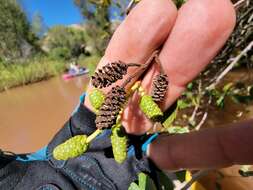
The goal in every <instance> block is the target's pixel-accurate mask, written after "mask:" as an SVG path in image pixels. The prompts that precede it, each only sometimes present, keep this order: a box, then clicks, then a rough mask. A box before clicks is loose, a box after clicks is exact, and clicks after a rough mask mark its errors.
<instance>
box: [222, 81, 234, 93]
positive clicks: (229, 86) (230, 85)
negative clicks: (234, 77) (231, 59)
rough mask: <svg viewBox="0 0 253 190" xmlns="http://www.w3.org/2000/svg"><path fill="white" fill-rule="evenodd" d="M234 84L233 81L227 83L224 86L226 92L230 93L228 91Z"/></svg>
mask: <svg viewBox="0 0 253 190" xmlns="http://www.w3.org/2000/svg"><path fill="white" fill-rule="evenodd" d="M233 85H234V84H233V83H232V82H230V83H228V84H226V85H225V86H224V87H223V89H222V91H223V92H225V93H228V91H229V90H230V89H231V87H232V86H233Z"/></svg>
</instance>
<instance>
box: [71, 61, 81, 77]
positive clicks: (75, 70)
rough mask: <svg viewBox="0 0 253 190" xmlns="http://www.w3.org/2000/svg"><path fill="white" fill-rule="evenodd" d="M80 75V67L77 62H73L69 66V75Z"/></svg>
mask: <svg viewBox="0 0 253 190" xmlns="http://www.w3.org/2000/svg"><path fill="white" fill-rule="evenodd" d="M77 73H79V66H78V64H77V62H76V61H72V62H71V63H70V64H69V74H77Z"/></svg>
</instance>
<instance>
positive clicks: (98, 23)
mask: <svg viewBox="0 0 253 190" xmlns="http://www.w3.org/2000/svg"><path fill="white" fill-rule="evenodd" d="M75 4H76V5H77V6H78V7H79V8H80V10H81V12H82V15H83V16H84V19H85V24H86V26H87V27H86V32H87V34H88V36H89V38H90V42H92V46H93V47H94V48H95V50H96V52H97V53H98V54H100V55H102V54H103V52H104V50H105V47H106V45H107V42H108V41H109V38H110V36H111V35H112V32H111V29H110V26H111V23H110V13H109V8H110V5H111V1H110V0H100V1H95V0H75Z"/></svg>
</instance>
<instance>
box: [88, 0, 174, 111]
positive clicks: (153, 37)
mask: <svg viewBox="0 0 253 190" xmlns="http://www.w3.org/2000/svg"><path fill="white" fill-rule="evenodd" d="M158 10H159V11H158ZM176 15H177V10H176V7H175V6H174V4H173V3H172V2H171V1H168V0H156V1H153V0H142V1H141V2H140V3H139V4H138V5H137V6H136V7H135V8H134V9H133V10H132V11H131V13H130V14H129V15H128V16H127V18H126V19H125V20H124V21H123V22H122V24H121V25H120V26H119V27H118V29H117V30H116V32H115V33H114V35H113V37H112V39H111V41H110V43H109V45H108V47H107V49H106V52H105V55H104V57H103V58H102V59H101V61H100V62H99V64H98V68H101V67H102V66H104V65H105V64H108V63H109V62H113V61H118V60H121V61H124V62H126V63H130V62H131V63H144V62H145V61H146V60H147V59H148V58H149V56H150V55H151V53H152V52H153V51H154V50H156V49H157V48H158V47H159V46H160V45H161V44H163V43H164V40H165V39H166V38H167V36H168V35H169V32H170V30H171V28H172V26H173V24H174V22H175V18H176ZM128 73H133V70H132V68H130V69H129V71H128ZM126 77H128V75H127V76H125V77H124V79H125V78H126ZM124 79H123V80H122V81H124ZM90 90H91V87H89V88H88V93H89V91H90ZM85 105H86V106H88V107H89V108H91V106H90V103H89V100H88V98H86V100H85Z"/></svg>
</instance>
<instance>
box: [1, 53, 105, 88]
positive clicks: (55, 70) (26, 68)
mask: <svg viewBox="0 0 253 190" xmlns="http://www.w3.org/2000/svg"><path fill="white" fill-rule="evenodd" d="M99 60H100V57H98V56H96V55H93V56H89V57H81V58H80V59H79V60H78V63H79V65H80V66H84V67H86V68H88V69H89V70H90V73H89V75H92V74H93V73H94V71H95V68H96V65H97V63H98V62H99ZM68 64H69V61H64V60H53V59H50V58H48V57H45V56H37V57H34V58H31V59H28V60H26V61H24V62H22V63H21V62H20V63H19V62H12V63H4V62H1V60H0V92H1V91H4V90H7V89H9V88H12V87H16V86H22V85H27V84H30V83H34V82H39V81H42V80H46V79H49V78H51V77H54V76H57V75H59V74H61V73H63V72H64V71H65V69H66V68H68Z"/></svg>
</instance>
